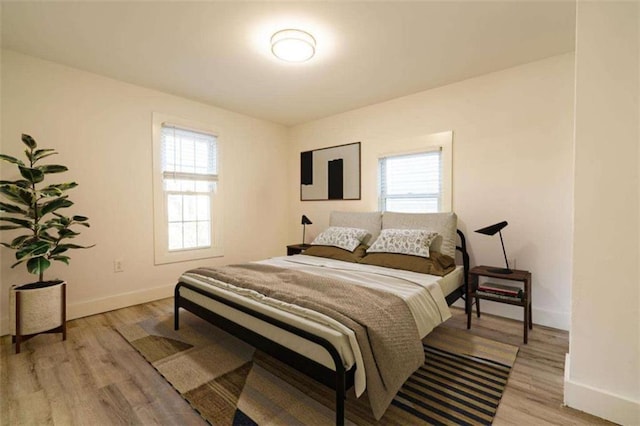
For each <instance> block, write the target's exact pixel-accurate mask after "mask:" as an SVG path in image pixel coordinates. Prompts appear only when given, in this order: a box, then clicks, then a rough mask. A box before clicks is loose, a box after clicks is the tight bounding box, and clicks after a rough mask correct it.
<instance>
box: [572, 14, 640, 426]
mask: <svg viewBox="0 0 640 426" xmlns="http://www.w3.org/2000/svg"><path fill="white" fill-rule="evenodd" d="M577 12H578V13H577V41H576V63H577V66H576V122H575V197H574V208H575V213H574V215H575V219H574V237H573V245H574V258H573V285H572V317H571V337H570V356H569V357H568V361H569V362H568V368H567V369H566V374H565V379H566V380H565V402H566V403H567V405H569V406H571V407H575V408H577V409H580V410H584V411H588V412H590V413H593V414H596V415H598V416H601V417H605V418H608V419H610V420H613V421H615V422H618V423H621V424H629V425H631V424H634V425H637V424H640V314H639V306H640V301H639V300H640V291H639V288H640V273H639V270H638V267H639V264H640V262H639V255H640V250H639V248H638V244H639V242H640V238H639V235H638V233H639V231H640V227H639V222H640V216H639V214H640V210H639V208H638V203H639V190H640V185H639V181H638V168H639V166H640V161H639V152H638V151H639V150H638V143H639V140H638V137H639V136H640V132H639V129H638V117H639V113H640V109H639V107H638V100H639V89H640V87H639V84H638V82H639V76H640V66H639V64H638V61H639V59H640V56H639V48H640V42H639V39H638V38H639V36H640V33H639V28H640V25H639V24H640V14H639V6H638V3H635V2H629V3H613V2H579V3H578V9H577Z"/></svg>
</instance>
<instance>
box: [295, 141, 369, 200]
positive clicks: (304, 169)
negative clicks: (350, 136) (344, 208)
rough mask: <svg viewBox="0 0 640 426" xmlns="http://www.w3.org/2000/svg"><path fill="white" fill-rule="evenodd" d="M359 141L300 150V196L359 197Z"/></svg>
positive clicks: (318, 198)
mask: <svg viewBox="0 0 640 426" xmlns="http://www.w3.org/2000/svg"><path fill="white" fill-rule="evenodd" d="M359 199H360V142H355V143H349V144H345V145H338V146H330V147H328V148H320V149H314V150H313V151H304V152H301V153H300V200H301V201H321V200H359Z"/></svg>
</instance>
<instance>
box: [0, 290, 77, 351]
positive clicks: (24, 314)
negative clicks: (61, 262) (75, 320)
mask: <svg viewBox="0 0 640 426" xmlns="http://www.w3.org/2000/svg"><path fill="white" fill-rule="evenodd" d="M48 284H49V285H46V284H45V285H44V286H40V287H39V286H38V285H43V283H33V284H26V285H21V286H12V287H11V289H10V291H9V327H10V331H11V334H12V335H13V336H16V339H14V340H16V352H19V343H20V341H22V340H26V339H25V337H26V338H28V337H29V336H32V335H35V334H38V333H44V332H62V333H63V339H65V338H66V332H65V331H66V328H65V323H66V317H67V315H66V285H67V283H66V282H64V281H56V282H53V283H48ZM34 287H35V288H34ZM16 313H18V315H16Z"/></svg>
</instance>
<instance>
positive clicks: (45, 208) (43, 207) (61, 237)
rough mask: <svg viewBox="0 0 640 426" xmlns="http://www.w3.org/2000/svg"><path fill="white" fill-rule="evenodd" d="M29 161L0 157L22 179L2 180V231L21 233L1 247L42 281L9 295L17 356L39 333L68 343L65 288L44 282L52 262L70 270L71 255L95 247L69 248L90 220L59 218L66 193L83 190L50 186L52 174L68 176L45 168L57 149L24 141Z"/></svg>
mask: <svg viewBox="0 0 640 426" xmlns="http://www.w3.org/2000/svg"><path fill="white" fill-rule="evenodd" d="M22 142H23V143H24V144H25V146H26V149H25V155H26V161H22V160H20V159H18V158H15V157H12V156H10V155H5V154H0V160H3V162H8V163H10V164H12V165H15V167H17V169H18V170H17V172H18V174H19V175H20V178H19V179H17V180H0V195H1V196H2V197H3V198H5V199H6V200H7V201H8V202H4V201H0V230H2V231H19V230H21V231H22V232H16V233H17V234H19V235H16V236H14V237H13V239H12V240H11V241H8V242H2V243H0V244H2V246H4V247H6V248H9V249H12V250H15V257H16V262H15V263H14V264H13V265H11V267H12V268H15V267H16V266H18V265H21V264H25V265H26V267H27V271H28V272H29V273H31V274H35V275H37V276H38V281H37V282H33V283H28V284H24V285H14V286H12V287H11V289H10V294H9V312H10V314H9V320H10V328H11V334H12V335H13V341H14V342H15V343H16V353H19V352H20V344H21V342H22V341H24V340H27V339H29V338H30V337H33V336H35V335H36V334H39V333H62V339H63V340H66V336H67V334H66V333H67V332H66V282H64V281H62V280H52V281H45V280H44V272H45V271H46V270H47V269H48V268H49V267H50V266H51V263H52V262H53V261H58V262H63V263H65V264H69V260H70V258H69V254H68V251H69V250H72V249H84V248H89V247H93V246H81V245H78V244H73V243H70V242H69V240H70V239H73V238H75V237H77V236H78V235H80V234H79V232H77V231H75V230H73V229H71V228H72V227H75V226H85V227H88V226H89V222H88V218H87V217H85V216H77V215H76V216H65V215H63V214H61V213H60V212H61V211H62V209H66V208H68V207H71V206H72V205H73V202H72V201H71V200H69V196H68V195H66V194H65V193H66V191H68V190H70V189H72V188H75V187H76V186H78V184H77V183H75V182H66V183H56V184H51V183H45V180H47V177H48V176H49V175H51V174H55V173H62V172H66V171H67V167H65V166H61V165H58V164H40V162H41V160H43V159H44V158H47V157H50V156H51V155H54V154H57V152H55V150H53V149H38V145H37V144H36V141H35V140H34V139H33V138H32V137H31V136H29V135H25V134H23V135H22Z"/></svg>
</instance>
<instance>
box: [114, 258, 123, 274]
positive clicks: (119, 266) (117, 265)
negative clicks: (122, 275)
mask: <svg viewBox="0 0 640 426" xmlns="http://www.w3.org/2000/svg"><path fill="white" fill-rule="evenodd" d="M113 272H124V265H123V262H122V259H116V260H114V261H113Z"/></svg>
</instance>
